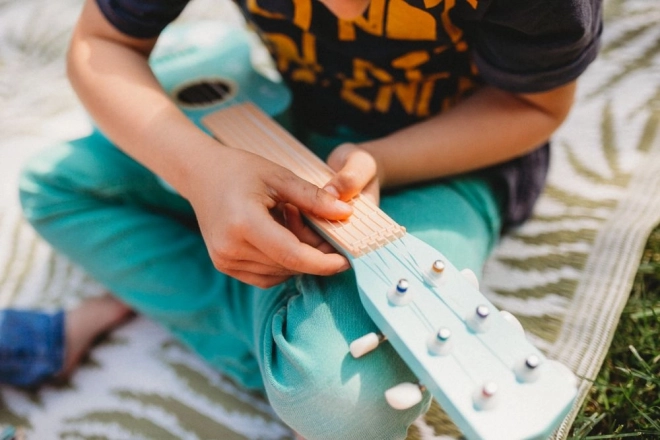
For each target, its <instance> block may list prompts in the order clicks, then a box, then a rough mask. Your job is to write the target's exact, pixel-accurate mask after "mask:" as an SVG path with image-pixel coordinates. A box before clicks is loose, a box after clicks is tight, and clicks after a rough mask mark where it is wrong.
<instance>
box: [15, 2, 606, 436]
mask: <svg viewBox="0 0 660 440" xmlns="http://www.w3.org/2000/svg"><path fill="white" fill-rule="evenodd" d="M185 4H186V0H172V1H168V2H158V1H155V0H150V1H137V0H87V3H86V4H85V6H84V9H83V12H82V15H81V17H80V20H79V21H78V24H77V26H76V29H75V31H74V35H73V39H72V42H71V47H70V51H69V56H68V70H69V76H70V78H71V81H72V84H73V86H74V88H75V90H76V91H77V93H78V95H79V96H80V99H81V100H82V102H83V103H84V105H85V106H86V107H87V109H88V110H89V112H90V113H91V115H92V116H93V117H94V119H95V120H96V122H97V124H98V125H99V127H100V128H101V129H102V131H103V132H104V133H105V134H106V135H107V136H108V138H110V139H112V143H110V142H109V141H107V140H105V138H104V137H102V136H93V137H90V138H86V139H84V140H79V141H74V142H71V143H67V144H64V145H61V146H58V147H54V148H52V149H50V150H49V151H46V152H45V153H43V154H41V155H40V156H39V157H37V158H35V159H34V160H33V161H31V162H30V163H29V164H28V165H27V166H26V169H25V172H24V173H23V177H22V182H21V197H22V202H23V206H24V210H25V215H26V217H27V218H28V219H29V220H30V221H31V222H32V224H33V225H34V226H35V228H36V229H37V230H38V231H39V233H40V234H41V235H43V236H44V237H45V238H46V239H47V240H49V241H50V242H51V243H52V244H53V246H55V248H57V249H59V250H60V251H61V252H62V253H64V254H66V255H68V256H69V258H71V259H72V260H73V261H76V262H78V263H79V264H80V265H82V266H83V267H84V268H85V269H86V270H87V271H88V272H89V273H90V274H91V275H92V276H94V277H95V278H96V279H97V280H99V281H100V282H101V283H103V284H104V285H105V286H106V287H107V288H108V289H110V290H111V291H112V292H113V293H114V294H115V295H117V296H118V297H119V298H121V300H122V301H125V302H126V303H127V304H129V305H130V306H131V307H132V308H134V309H135V310H137V311H139V312H140V313H144V314H145V315H147V316H149V317H151V318H152V319H154V320H155V321H157V322H159V323H160V324H162V325H163V326H165V327H166V328H167V329H169V331H171V332H172V333H173V334H175V335H176V336H178V337H179V338H180V339H181V340H182V341H184V342H185V343H187V344H188V345H189V346H190V347H191V348H192V349H193V350H195V351H196V352H197V353H198V354H199V355H201V356H202V357H203V358H204V359H206V361H208V362H209V363H210V364H211V365H213V366H214V367H216V368H218V369H219V370H220V371H222V372H223V373H224V374H226V375H228V376H230V377H232V378H233V379H235V380H236V381H237V382H239V383H240V384H242V385H243V386H245V387H247V388H251V389H256V390H261V391H263V392H264V393H265V394H266V396H267V397H268V399H269V402H270V403H271V405H272V406H273V408H274V409H275V411H276V412H277V413H278V415H279V416H280V417H281V418H282V420H283V421H284V422H286V423H287V424H289V425H290V426H291V427H292V428H293V429H294V430H296V431H297V432H299V433H300V434H301V435H302V436H304V437H306V438H309V439H322V438H328V439H338V438H340V439H351V438H375V439H390V438H392V439H394V438H404V437H405V436H406V431H407V428H408V427H409V426H410V424H411V423H412V422H413V421H414V420H415V418H417V417H418V416H419V415H420V414H422V413H423V412H424V411H426V410H427V408H428V405H429V402H430V396H428V395H425V397H424V399H423V401H422V402H420V403H419V404H418V405H415V406H414V407H412V408H410V409H407V410H403V411H397V410H394V409H392V408H390V407H389V406H388V405H387V404H386V402H385V399H384V398H383V392H384V390H386V389H388V388H390V387H392V386H394V385H396V384H398V383H400V382H404V381H413V380H414V377H413V376H412V374H411V372H410V371H409V369H408V368H407V367H406V365H405V364H404V363H403V361H402V360H401V359H400V358H399V356H398V355H397V354H396V352H394V350H393V349H392V348H391V347H390V346H389V345H387V344H384V345H383V346H382V347H380V348H379V349H378V350H376V351H374V352H372V353H370V354H369V356H365V357H363V358H360V359H353V358H351V357H350V355H348V354H347V353H348V344H349V343H350V342H351V341H352V340H354V339H356V338H358V337H360V336H362V335H364V334H366V333H368V332H371V331H374V330H375V326H374V324H373V323H372V322H371V320H370V319H369V318H368V316H367V315H366V313H365V311H364V309H363V307H362V306H361V304H360V301H359V298H358V294H357V288H356V285H355V279H354V277H353V274H352V272H351V271H350V270H348V269H349V265H348V262H347V261H346V259H344V257H342V256H341V255H340V254H337V253H334V252H332V251H331V249H329V247H328V245H327V243H325V242H324V241H323V240H322V239H321V238H320V237H319V236H317V235H316V234H314V233H313V232H312V231H311V230H310V229H308V228H307V227H306V226H304V224H303V223H302V222H301V220H300V214H299V213H300V211H304V212H309V213H312V214H315V215H317V216H320V217H325V218H328V219H341V218H345V217H347V216H349V215H351V207H350V205H348V204H347V203H345V202H346V201H348V200H350V199H351V197H353V196H354V195H355V194H357V193H359V192H361V191H364V192H366V193H367V194H369V195H370V196H371V197H373V198H374V199H375V200H378V199H380V206H381V208H382V209H383V210H384V211H385V212H387V213H388V214H390V215H391V216H392V217H393V218H394V220H395V221H397V222H398V223H400V224H402V225H404V226H406V227H407V229H408V231H409V232H410V233H412V234H414V235H416V236H418V237H419V238H421V239H422V240H424V241H426V242H427V243H429V244H431V245H432V246H435V247H436V248H438V249H439V250H440V251H441V252H442V253H443V254H445V255H446V256H447V257H448V258H449V259H450V260H451V261H452V262H453V263H454V264H455V265H456V266H457V267H459V268H470V269H472V270H473V271H475V272H477V273H479V272H480V270H481V267H482V265H483V263H484V261H485V259H486V258H487V256H488V254H489V252H490V251H491V249H492V248H493V246H494V244H495V243H496V242H497V240H498V237H499V234H500V232H501V230H502V229H503V228H506V227H509V226H512V225H514V224H517V223H520V222H521V221H524V219H525V218H526V217H527V216H528V215H529V213H530V210H531V208H532V206H533V203H534V201H535V199H536V197H537V196H538V194H539V192H540V190H541V188H542V186H543V181H544V178H545V174H546V170H547V165H548V146H547V140H548V138H549V137H550V135H551V134H552V133H553V131H554V130H555V129H556V128H557V127H558V126H559V125H560V124H561V122H562V121H563V120H564V118H565V117H566V115H567V113H568V111H569V109H570V107H571V105H572V102H573V95H574V91H575V81H576V79H577V78H578V76H579V75H580V74H581V73H582V72H583V71H584V69H585V68H586V67H587V65H588V64H589V63H590V62H591V61H592V60H593V59H594V58H595V56H596V53H597V49H598V40H599V35H600V31H601V20H600V9H601V6H600V1H599V0H560V1H557V2H546V1H541V0H528V1H525V2H522V1H516V0H490V1H486V0H427V1H421V0H420V1H418V0H409V1H406V0H371V1H370V0H318V1H317V0H293V1H287V0H247V1H239V2H238V5H239V6H240V8H241V10H242V12H243V13H244V15H245V16H246V18H247V19H248V22H249V23H250V25H251V26H252V27H254V29H256V30H257V31H258V32H259V35H260V36H261V38H262V39H263V41H264V42H265V44H266V46H267V47H268V49H269V50H270V51H271V53H272V55H273V58H274V61H275V64H276V66H277V67H278V69H279V70H280V72H281V74H282V76H283V78H284V79H285V81H286V83H287V85H288V86H289V87H290V89H291V91H292V94H293V103H292V107H291V110H290V113H291V115H290V116H291V117H292V119H293V121H294V123H293V124H292V126H291V127H289V128H290V129H291V130H293V132H294V134H295V135H296V136H297V137H298V138H299V139H300V140H301V141H302V142H303V143H304V144H306V145H307V146H308V147H310V148H311V149H312V150H314V151H315V152H316V153H317V154H319V155H320V156H321V157H323V158H324V159H326V160H327V162H328V163H329V165H330V166H331V167H332V168H333V169H334V170H336V171H337V174H336V176H335V177H333V178H332V180H330V181H329V182H328V183H327V184H326V185H325V186H324V188H323V189H319V188H316V187H314V186H313V185H311V184H308V183H306V182H304V181H302V180H301V179H299V178H297V177H295V176H294V175H293V174H291V173H290V172H288V171H286V170H285V169H283V168H281V167H279V166H277V165H275V164H274V163H272V162H269V161H267V160H265V159H262V158H260V157H257V156H254V155H251V154H248V153H245V152H242V151H238V150H234V149H230V148H226V147H225V146H223V145H222V144H220V143H219V142H218V141H216V140H214V139H212V138H210V137H208V136H207V135H206V134H204V132H202V131H201V130H200V129H198V128H197V127H196V126H195V125H194V124H193V123H192V122H190V121H189V120H188V119H187V118H186V117H185V116H184V115H183V114H182V113H181V112H180V111H179V109H178V108H177V107H176V106H175V105H174V104H173V103H172V101H171V100H170V99H169V98H168V96H166V94H165V93H164V92H163V91H162V89H161V88H160V86H159V84H158V83H157V81H156V79H155V77H154V75H153V74H152V72H151V70H150V68H149V66H148V63H147V58H148V55H149V54H150V52H151V50H152V48H153V46H154V44H155V42H156V40H157V38H158V35H159V33H160V32H161V30H162V29H163V28H164V27H165V26H166V25H167V24H168V23H169V22H171V21H172V20H173V19H174V18H175V17H176V16H177V15H178V14H179V13H180V12H181V10H182V9H183V8H184V7H185ZM115 145H116V147H115ZM161 179H163V180H165V181H166V182H168V183H169V184H171V185H172V187H174V189H176V192H177V193H178V194H175V193H173V192H171V191H168V190H166V189H165V188H164V187H163V185H162V184H161ZM282 210H283V212H282ZM282 214H284V217H285V218H286V221H284V222H282V221H279V219H281V218H282V217H283V216H282Z"/></svg>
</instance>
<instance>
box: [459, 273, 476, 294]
mask: <svg viewBox="0 0 660 440" xmlns="http://www.w3.org/2000/svg"><path fill="white" fill-rule="evenodd" d="M461 275H463V278H465V279H466V280H468V281H469V282H470V284H472V285H473V286H474V288H475V289H477V290H479V278H477V275H476V274H475V273H474V272H473V271H472V269H468V268H465V269H463V270H462V271H461Z"/></svg>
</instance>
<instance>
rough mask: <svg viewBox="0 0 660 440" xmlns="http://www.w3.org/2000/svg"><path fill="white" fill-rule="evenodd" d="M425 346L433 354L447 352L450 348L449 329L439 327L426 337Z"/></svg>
mask: <svg viewBox="0 0 660 440" xmlns="http://www.w3.org/2000/svg"><path fill="white" fill-rule="evenodd" d="M426 346H427V348H428V350H429V352H431V353H432V354H434V355H437V356H444V355H446V354H449V352H450V351H451V349H452V343H451V331H450V330H449V329H448V328H447V327H442V328H440V329H439V330H438V331H437V332H436V333H434V334H432V335H431V336H430V337H429V338H428V340H427V341H426Z"/></svg>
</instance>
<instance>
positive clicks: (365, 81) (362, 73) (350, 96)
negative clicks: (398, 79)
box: [340, 58, 393, 112]
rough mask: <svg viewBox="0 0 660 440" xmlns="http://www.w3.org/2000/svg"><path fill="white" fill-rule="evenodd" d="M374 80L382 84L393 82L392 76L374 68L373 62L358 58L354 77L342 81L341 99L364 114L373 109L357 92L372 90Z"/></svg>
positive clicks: (354, 63) (354, 67) (354, 68)
mask: <svg viewBox="0 0 660 440" xmlns="http://www.w3.org/2000/svg"><path fill="white" fill-rule="evenodd" d="M374 79H376V80H377V81H378V82H380V83H390V82H392V79H393V78H392V76H391V75H390V74H389V73H387V71H386V70H383V69H380V68H378V67H376V66H374V65H373V64H372V63H371V62H369V61H365V60H361V59H359V58H356V59H354V60H353V77H352V78H345V79H343V81H342V89H341V92H340V93H341V97H342V99H344V100H345V101H347V102H349V103H350V104H352V105H354V106H355V107H357V108H359V109H360V110H362V111H364V112H368V111H370V110H371V109H372V108H373V103H372V102H371V101H369V99H368V98H365V97H364V96H361V95H360V94H359V93H357V90H359V89H361V88H371V87H373V85H374Z"/></svg>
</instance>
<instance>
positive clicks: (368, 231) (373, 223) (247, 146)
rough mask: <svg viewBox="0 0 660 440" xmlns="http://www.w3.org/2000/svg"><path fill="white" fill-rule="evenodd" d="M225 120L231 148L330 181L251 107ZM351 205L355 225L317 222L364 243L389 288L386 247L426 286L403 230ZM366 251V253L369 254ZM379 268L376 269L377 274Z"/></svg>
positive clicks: (323, 168) (425, 318)
mask: <svg viewBox="0 0 660 440" xmlns="http://www.w3.org/2000/svg"><path fill="white" fill-rule="evenodd" d="M222 120H223V122H224V123H223V124H222V132H223V134H224V135H225V136H227V138H228V139H230V140H231V142H227V143H228V145H230V146H232V145H233V146H235V147H239V146H240V148H241V149H243V150H246V151H249V152H251V153H254V154H258V155H260V156H262V157H266V158H267V159H269V160H272V161H274V162H276V163H278V164H279V165H281V166H284V167H286V168H288V169H290V170H291V171H293V172H294V173H295V174H297V175H298V176H299V177H301V178H304V179H305V180H307V181H309V182H311V183H312V184H315V185H316V186H319V187H320V186H322V185H323V184H325V182H327V181H328V180H329V179H330V178H331V177H332V173H333V171H331V170H330V169H329V167H327V165H326V164H325V163H324V162H322V161H321V160H320V159H318V158H317V157H316V156H314V155H313V153H311V152H309V154H303V153H301V151H300V150H299V149H298V148H295V147H294V146H293V145H291V144H292V143H293V142H287V139H288V138H289V137H290V136H291V135H290V134H289V133H288V132H286V131H285V130H284V129H281V128H280V127H279V126H278V125H275V124H268V125H266V123H269V122H270V120H267V121H266V123H264V122H262V121H260V120H259V119H258V118H257V116H256V115H255V114H253V112H250V111H249V108H247V107H244V106H233V107H232V111H231V112H227V114H224V115H222ZM250 126H252V127H254V128H255V129H254V130H251V129H249V128H251V127H250ZM262 145H268V146H269V149H268V150H267V152H266V154H264V148H263V147H262ZM299 148H303V149H304V150H302V151H304V152H305V153H307V152H308V150H306V149H305V147H303V146H301V147H299ZM310 155H312V156H310ZM287 157H288V158H290V159H292V160H293V162H294V163H293V166H292V164H291V163H290V162H288V161H286V158H287ZM275 158H276V159H275ZM273 159H275V160H273ZM282 161H284V163H282ZM362 197H363V196H360V198H362ZM353 202H354V203H353V207H354V215H353V216H352V217H351V219H352V220H353V221H346V220H344V221H330V220H327V219H317V220H321V221H323V223H324V225H325V226H326V228H328V229H330V230H332V231H334V232H335V234H336V236H337V237H338V238H340V239H343V241H344V243H363V244H362V246H361V247H360V249H358V251H364V256H366V257H367V258H368V259H370V260H373V259H374V258H378V259H380V261H381V262H382V263H383V264H368V265H367V266H368V267H370V268H371V269H372V271H374V272H375V273H376V274H377V275H378V276H379V277H380V278H381V279H382V280H383V281H384V282H385V283H387V284H390V283H391V280H390V277H389V276H388V274H387V273H386V272H385V268H384V267H383V265H385V267H387V268H389V267H391V264H390V263H389V262H388V261H387V260H386V259H385V258H384V257H383V255H381V253H380V252H377V251H378V250H379V249H381V248H383V247H384V248H385V250H386V252H388V253H389V254H390V255H391V256H392V257H393V258H395V259H396V260H398V261H399V262H400V263H401V264H403V265H404V266H405V267H407V269H408V270H409V271H410V272H411V273H412V274H414V275H415V276H416V277H417V278H418V280H419V281H420V282H422V283H423V284H427V282H426V281H425V279H424V276H423V273H422V271H421V266H420V265H419V263H418V262H417V261H416V259H415V257H414V255H412V253H411V252H410V250H409V249H408V247H407V244H406V242H405V240H400V239H399V238H402V237H396V236H395V237H391V235H392V233H391V231H396V229H397V228H400V229H401V230H402V228H401V227H400V226H399V225H398V224H396V223H394V222H393V221H392V220H391V219H390V218H388V217H387V216H385V215H384V213H382V212H381V210H380V209H373V208H372V207H371V206H369V205H368V204H366V203H355V202H356V200H355V199H354V201H353ZM374 217H375V218H374ZM373 237H380V238H381V242H382V243H378V242H377V239H376V242H374V240H373ZM404 237H405V235H404ZM370 239H371V240H370ZM388 244H393V245H394V246H395V247H396V248H397V250H398V251H399V252H398V254H397V253H395V252H394V251H393V250H392V249H391V248H390V246H387V245H388ZM365 248H367V249H368V250H366V251H365ZM401 256H403V259H402V258H400V257H401ZM375 268H378V269H377V270H376V269H375ZM431 290H432V292H433V293H434V295H435V296H436V297H437V298H438V299H439V300H440V301H441V302H442V303H444V304H445V305H446V306H447V307H448V308H449V309H450V310H451V311H452V312H453V313H454V314H455V315H456V316H457V317H458V318H459V319H462V318H463V317H460V316H458V314H457V313H456V312H455V310H456V308H455V307H451V305H450V304H448V299H447V298H444V297H442V296H440V294H439V293H438V292H437V291H436V289H431ZM410 306H412V307H411V310H412V311H413V313H415V315H417V317H418V319H419V320H420V322H422V323H424V325H425V327H427V329H428V330H429V331H430V332H433V331H435V330H436V329H435V327H434V326H433V324H432V319H431V318H430V315H428V314H427V313H425V312H424V310H423V309H422V308H421V307H420V306H419V305H418V304H417V303H416V302H415V301H413V302H412V303H411V304H410ZM452 357H453V358H454V359H455V361H456V362H457V363H458V364H460V365H461V366H463V363H462V362H461V361H460V359H459V358H457V357H456V356H455V355H452ZM463 369H464V371H468V370H466V369H465V368H463ZM471 379H472V380H473V381H474V380H475V379H474V378H473V377H471Z"/></svg>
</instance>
